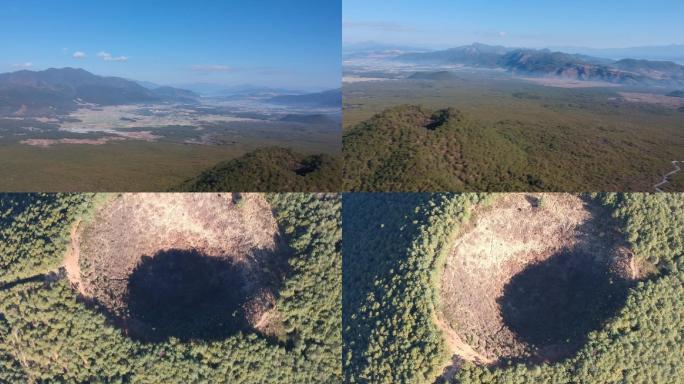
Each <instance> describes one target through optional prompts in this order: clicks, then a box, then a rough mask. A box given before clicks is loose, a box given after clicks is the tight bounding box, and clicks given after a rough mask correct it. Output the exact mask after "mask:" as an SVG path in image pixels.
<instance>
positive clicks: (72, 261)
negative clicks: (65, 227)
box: [64, 219, 83, 291]
mask: <svg viewBox="0 0 684 384" xmlns="http://www.w3.org/2000/svg"><path fill="white" fill-rule="evenodd" d="M80 226H81V219H78V220H76V222H75V223H74V224H73V225H72V226H71V232H70V234H69V245H68V247H67V251H66V253H65V254H64V269H65V270H66V273H67V277H68V279H69V281H70V282H71V284H72V285H74V286H75V288H77V289H78V290H79V291H80V290H81V289H82V287H83V283H82V281H81V266H80V264H79V260H80V258H79V251H78V250H79V238H80V236H79V232H78V230H79V228H80Z"/></svg>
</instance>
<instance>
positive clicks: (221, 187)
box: [172, 147, 341, 192]
mask: <svg viewBox="0 0 684 384" xmlns="http://www.w3.org/2000/svg"><path fill="white" fill-rule="evenodd" d="M340 174H341V170H340V165H339V162H338V160H337V159H335V158H333V157H331V156H328V155H311V156H305V155H302V154H299V153H295V152H292V151H290V150H289V149H285V148H278V147H271V148H265V149H258V150H256V151H253V152H250V153H248V154H246V155H244V156H242V157H240V158H237V159H234V160H230V161H227V162H224V163H221V164H219V165H217V166H215V167H213V168H211V169H209V170H206V171H204V172H202V174H200V175H199V176H197V177H196V178H194V179H190V180H187V181H185V182H184V183H183V184H181V185H179V186H176V187H174V188H173V189H172V190H173V191H177V192H220V191H243V192H271V191H280V192H294V191H310V192H320V191H331V192H333V191H337V190H339V187H340Z"/></svg>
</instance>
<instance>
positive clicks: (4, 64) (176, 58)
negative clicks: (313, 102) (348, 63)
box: [0, 0, 341, 89]
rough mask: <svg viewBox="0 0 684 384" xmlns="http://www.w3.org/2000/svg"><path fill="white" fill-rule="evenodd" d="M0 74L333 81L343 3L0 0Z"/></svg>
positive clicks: (331, 84)
mask: <svg viewBox="0 0 684 384" xmlns="http://www.w3.org/2000/svg"><path fill="white" fill-rule="evenodd" d="M0 47H2V48H0V49H2V53H1V54H0V72H7V71H13V70H18V69H23V68H26V69H31V70H40V69H46V68H50V67H79V68H84V69H86V70H89V71H91V72H93V73H96V74H101V75H114V76H122V77H126V78H131V79H135V80H146V81H152V82H157V83H161V84H177V83H181V84H182V83H195V82H201V83H218V84H226V85H231V84H232V85H236V84H254V85H266V86H274V87H288V88H296V89H323V88H337V87H339V86H340V60H341V53H340V51H341V4H340V2H339V1H327V0H326V1H321V0H258V1H255V0H244V1H228V0H223V1H221V0H216V1H213V0H194V1H189V0H186V1H175V0H166V1H161V0H138V1H131V0H116V1H94V0H65V1H45V0H42V1H38V0H3V1H2V5H1V6H0Z"/></svg>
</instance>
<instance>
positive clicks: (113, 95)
mask: <svg viewBox="0 0 684 384" xmlns="http://www.w3.org/2000/svg"><path fill="white" fill-rule="evenodd" d="M198 97H199V96H198V95H197V94H195V93H194V92H191V91H188V90H184V89H177V88H172V87H158V88H154V89H148V88H145V87H143V86H142V85H140V84H138V83H137V82H135V81H131V80H126V79H123V78H120V77H103V76H97V75H94V74H92V73H90V72H88V71H85V70H83V69H76V68H61V69H55V68H50V69H47V70H44V71H27V70H23V71H17V72H10V73H3V74H0V114H2V115H10V114H12V115H17V116H37V115H40V116H42V115H53V114H60V113H65V112H68V111H71V110H74V109H76V108H78V105H79V103H92V104H98V105H120V104H136V103H152V102H194V101H196V99H197V98H198Z"/></svg>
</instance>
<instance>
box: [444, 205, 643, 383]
mask: <svg viewBox="0 0 684 384" xmlns="http://www.w3.org/2000/svg"><path fill="white" fill-rule="evenodd" d="M456 236H457V238H456V239H455V241H454V245H453V248H452V250H451V251H450V253H449V255H448V256H447V258H446V261H445V265H444V269H443V272H442V274H441V280H440V282H439V284H440V287H439V288H440V304H441V308H440V310H438V313H437V315H436V317H437V318H436V321H435V323H436V324H437V326H438V327H439V328H440V329H441V330H442V331H443V332H442V333H443V334H444V336H445V338H446V339H447V345H448V346H449V348H450V350H451V352H452V353H453V354H454V356H455V359H456V360H459V359H463V360H468V361H474V362H477V363H482V364H490V363H496V362H501V361H505V360H516V359H529V358H532V359H534V360H539V361H549V360H557V359H560V358H563V357H565V356H567V355H568V354H569V353H572V351H574V350H575V349H576V348H577V347H578V346H579V345H580V344H581V343H582V342H583V339H582V337H581V336H585V335H586V333H587V332H588V330H590V329H591V327H592V325H594V323H593V322H594V321H595V319H588V318H587V319H584V318H583V317H584V316H586V317H600V316H601V315H603V313H605V312H610V310H612V309H615V308H614V307H616V306H617V303H619V301H620V299H621V298H622V296H621V294H622V292H624V290H625V288H624V287H625V286H626V284H627V282H628V281H629V280H631V279H634V278H636V277H637V275H638V272H637V271H636V270H635V267H634V262H633V260H632V259H633V256H632V254H631V252H630V251H629V250H628V249H627V248H626V247H625V243H624V240H623V239H622V236H621V234H620V233H619V231H618V230H617V226H616V225H615V224H614V223H613V222H612V219H611V218H610V215H608V214H607V213H606V212H605V211H604V210H603V209H602V208H601V207H599V206H597V205H596V204H595V203H591V202H589V201H585V200H584V199H582V198H581V197H578V196H575V195H568V194H506V195H502V196H499V197H498V198H497V199H495V200H494V202H493V203H492V204H491V205H488V206H481V207H478V208H477V209H475V210H474V212H473V216H472V218H471V219H470V220H469V222H468V223H466V224H465V225H464V226H463V227H462V228H461V230H459V232H458V234H457V235H456ZM623 283H624V284H623ZM573 284H574V285H573ZM592 290H595V291H594V293H595V294H596V296H597V297H596V298H595V300H588V298H587V297H586V295H589V294H591V291H592ZM578 292H579V293H578ZM604 293H605V294H604ZM583 295H585V296H583ZM600 296H606V297H609V298H607V299H605V300H606V302H605V303H604V302H603V300H604V297H600ZM582 300H587V303H586V304H584V303H583V302H582ZM594 302H600V303H599V304H598V305H596V306H594ZM583 306H585V307H587V308H590V309H589V310H586V311H589V312H585V309H584V308H583ZM567 308H570V309H567ZM565 311H568V312H565ZM571 311H575V312H571ZM592 311H593V312H592ZM570 314H572V315H573V316H574V317H575V318H573V319H571V318H563V317H562V316H564V315H568V317H570V316H569V315H570ZM530 317H535V318H530ZM563 319H564V320H567V322H568V323H573V324H575V325H573V326H570V325H568V324H563V322H564V320H563ZM578 319H579V320H578ZM578 322H579V323H582V322H584V323H582V324H579V325H578V324H577V323H578ZM585 323H586V324H585ZM563 327H567V328H568V329H567V330H566V329H564V328H563ZM573 327H575V328H573ZM532 328H534V329H532ZM539 328H542V329H543V330H540V329H539ZM542 332H546V333H542ZM561 337H562V338H563V340H562V341H560V340H559V339H560V338H561ZM447 374H448V371H447Z"/></svg>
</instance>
